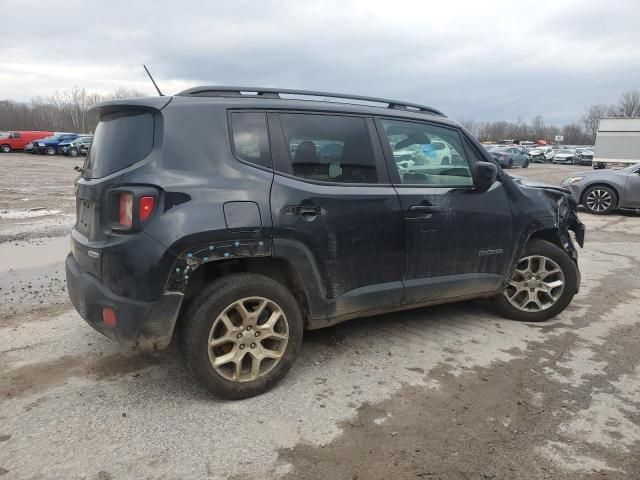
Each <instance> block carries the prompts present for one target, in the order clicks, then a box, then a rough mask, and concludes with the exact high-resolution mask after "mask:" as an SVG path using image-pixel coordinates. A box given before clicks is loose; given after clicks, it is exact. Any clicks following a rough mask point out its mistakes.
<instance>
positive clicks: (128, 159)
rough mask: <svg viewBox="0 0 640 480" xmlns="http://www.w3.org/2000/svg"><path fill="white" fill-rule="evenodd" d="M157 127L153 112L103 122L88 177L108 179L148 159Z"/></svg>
mask: <svg viewBox="0 0 640 480" xmlns="http://www.w3.org/2000/svg"><path fill="white" fill-rule="evenodd" d="M153 124H154V122H153V115H152V114H151V113H149V112H116V113H111V114H108V115H104V116H103V117H102V118H100V122H99V123H98V126H97V127H96V132H95V135H94V136H93V144H92V145H91V150H89V155H88V156H87V162H86V165H85V170H84V174H83V175H84V177H85V178H100V177H104V176H106V175H109V174H111V173H113V172H117V171H118V170H122V169H123V168H126V167H128V166H130V165H133V164H134V163H136V162H139V161H140V160H142V159H143V158H144V157H146V156H147V155H148V154H149V152H151V148H153Z"/></svg>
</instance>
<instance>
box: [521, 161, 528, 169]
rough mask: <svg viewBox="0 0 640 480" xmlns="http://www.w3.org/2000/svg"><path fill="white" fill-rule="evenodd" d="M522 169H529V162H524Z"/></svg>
mask: <svg viewBox="0 0 640 480" xmlns="http://www.w3.org/2000/svg"><path fill="white" fill-rule="evenodd" d="M522 168H529V160H527V161H525V162H524V164H523V165H522Z"/></svg>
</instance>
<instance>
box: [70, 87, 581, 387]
mask: <svg viewBox="0 0 640 480" xmlns="http://www.w3.org/2000/svg"><path fill="white" fill-rule="evenodd" d="M329 97H331V98H333V99H334V101H331V102H330V101H327V100H326V99H327V98H329ZM340 99H341V100H340ZM95 108H96V109H97V111H98V114H99V116H100V123H99V124H98V127H97V129H96V132H95V137H94V142H93V146H92V147H91V150H90V152H89V155H88V157H87V159H86V161H85V165H84V168H83V172H82V175H81V176H80V178H78V180H77V182H76V197H77V200H76V202H77V209H76V214H77V221H76V225H75V227H74V228H73V231H72V251H71V253H70V254H69V256H68V257H67V261H66V272H67V285H68V289H69V296H70V297H71V300H72V302H73V304H74V306H75V308H76V309H77V310H78V312H79V313H80V315H82V317H83V318H84V319H85V320H86V321H87V322H88V323H89V324H90V325H91V326H92V327H93V328H95V329H96V330H98V331H99V332H101V333H103V334H104V335H106V336H108V337H109V338H112V339H114V340H117V341H119V342H121V343H123V344H126V345H129V346H131V347H135V348H139V349H151V350H157V349H161V348H164V347H166V346H167V345H168V344H169V342H170V341H171V339H172V337H173V335H174V333H175V334H177V335H178V336H179V342H180V346H181V349H182V352H183V354H184V358H185V362H186V365H187V367H188V369H189V370H190V371H191V372H192V373H193V374H194V375H195V376H196V377H197V378H198V379H199V380H200V381H201V382H202V383H203V384H204V385H206V386H207V387H208V388H209V389H211V390H213V391H214V392H216V393H218V394H219V395H222V396H224V397H227V398H243V397H248V396H251V395H255V394H258V393H261V392H263V391H265V390H266V389H268V388H269V387H271V386H272V385H273V384H274V383H275V382H276V381H277V380H278V379H280V378H281V377H282V376H284V374H285V373H286V372H287V371H288V370H289V368H290V367H291V365H292V363H293V361H294V359H295V358H296V356H297V355H298V353H299V351H300V346H301V343H302V335H303V331H304V330H305V329H316V328H322V327H327V326H330V325H333V324H335V323H337V322H341V321H343V320H348V319H351V318H356V317H364V316H370V315H374V314H378V313H383V312H390V311H396V310H401V309H407V308H415V307H420V306H424V305H433V304H437V303H445V302H454V301H459V300H465V299H471V298H476V297H493V298H494V299H495V305H496V307H497V310H499V311H500V312H501V313H502V314H503V315H506V316H507V317H510V318H514V319H517V320H525V321H541V320H546V319H548V318H550V317H553V316H554V315H556V314H558V313H559V312H561V311H562V310H563V309H564V308H565V307H566V306H567V305H568V304H569V302H570V301H571V299H572V297H573V295H574V294H575V293H576V291H577V290H578V287H579V283H580V273H579V270H578V267H577V252H576V248H575V247H574V244H573V241H572V239H571V237H570V234H569V230H573V232H574V233H575V238H576V241H577V243H579V244H580V245H582V242H583V238H584V227H583V225H582V224H581V223H580V222H579V221H578V219H577V217H576V204H575V202H574V201H573V200H572V198H571V196H570V194H569V193H568V192H567V191H566V190H564V189H561V188H555V187H551V186H545V185H530V184H527V183H526V182H525V181H524V180H518V179H514V178H512V177H510V176H508V175H505V174H504V173H503V172H502V170H501V169H500V168H499V167H498V166H497V165H496V164H495V162H494V160H493V159H492V158H491V156H490V155H489V154H488V153H486V152H485V150H484V149H483V148H482V147H481V145H480V144H479V143H478V142H477V141H476V140H475V139H474V138H473V137H472V136H471V135H469V133H468V132H466V131H465V130H464V129H463V128H462V127H461V126H460V125H458V124H457V123H456V122H453V121H451V120H449V119H447V118H446V117H445V116H444V115H443V114H441V113H440V112H438V111H437V110H434V109H432V108H429V107H424V106H421V105H415V104H408V103H405V102H396V101H392V100H385V99H379V98H368V97H360V96H349V95H338V94H330V93H324V92H308V91H294V90H278V89H260V88H240V87H200V88H193V89H190V90H186V91H184V92H181V93H179V94H177V95H176V96H173V97H155V98H142V99H133V100H117V101H112V102H106V103H102V104H100V105H97V106H96V107H95Z"/></svg>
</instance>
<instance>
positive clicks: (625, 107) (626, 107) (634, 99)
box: [618, 90, 640, 118]
mask: <svg viewBox="0 0 640 480" xmlns="http://www.w3.org/2000/svg"><path fill="white" fill-rule="evenodd" d="M618 109H619V112H620V116H622V117H626V118H630V117H640V92H639V91H638V90H631V91H630V92H626V93H623V94H622V96H621V97H620V100H618Z"/></svg>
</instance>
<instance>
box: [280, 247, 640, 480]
mask: <svg viewBox="0 0 640 480" xmlns="http://www.w3.org/2000/svg"><path fill="white" fill-rule="evenodd" d="M604 255H611V256H619V255H620V254H616V253H615V252H605V253H604ZM622 257H626V258H627V259H628V260H629V263H628V264H627V266H626V267H624V268H619V269H616V270H614V271H612V272H610V273H609V274H607V275H605V276H603V277H602V278H600V280H599V282H598V284H597V285H594V286H592V287H591V288H590V289H589V292H588V294H589V297H590V298H589V299H588V300H587V299H584V298H583V299H581V300H580V301H579V302H577V305H574V308H573V309H572V311H571V312H569V313H568V314H567V315H566V317H568V319H566V318H565V319H563V321H562V322H559V323H555V324H551V325H542V326H537V325H530V326H531V328H533V329H537V330H539V331H542V332H545V333H546V334H547V335H548V336H547V338H546V339H544V340H542V341H537V340H536V341H530V342H528V345H527V348H526V349H525V350H522V351H518V352H512V353H514V354H515V353H517V354H518V356H517V358H515V359H512V360H508V361H500V362H495V363H494V364H493V365H491V366H489V367H480V368H478V367H476V368H473V369H470V370H469V369H466V370H465V369H463V373H462V374H461V375H459V376H456V375H455V374H454V373H452V370H453V369H452V365H451V364H450V363H448V362H447V361H446V360H445V361H444V362H441V363H440V364H439V365H438V366H437V367H435V368H433V369H431V370H430V371H429V373H428V375H427V376H426V377H425V381H426V382H427V384H428V385H429V384H431V385H437V387H433V386H432V387H425V386H420V385H418V386H409V385H406V386H404V387H403V388H402V389H401V390H400V391H398V392H396V393H395V394H394V395H393V396H392V397H390V398H389V399H387V400H384V401H382V402H380V403H376V404H365V405H363V406H362V407H360V408H359V409H358V414H357V416H356V417H355V418H354V419H351V420H348V421H345V422H342V423H341V424H340V427H341V429H342V434H341V435H340V436H338V437H337V438H336V439H335V440H334V441H332V442H330V443H329V444H327V445H324V446H317V445H309V444H298V445H296V446H295V447H293V448H292V449H281V450H280V451H279V461H280V469H283V467H285V466H287V468H289V469H290V470H289V474H288V475H286V476H285V478H291V479H312V478H313V479H315V478H324V479H327V480H331V479H344V478H350V479H358V478H359V479H388V478H399V479H404V478H434V479H435V478H441V479H447V480H448V479H458V478H459V479H471V478H481V479H490V478H495V479H498V478H510V479H523V480H524V479H527V480H529V479H538V478H539V479H548V478H556V479H561V478H562V479H564V478H566V479H582V478H585V479H586V478H607V479H612V478H614V479H629V478H640V458H638V456H637V455H634V454H633V452H638V451H640V366H639V365H640V354H639V353H638V345H639V344H640V329H638V326H639V324H640V317H639V316H638V315H637V311H636V308H635V305H637V303H638V300H639V299H640V290H639V289H638V284H637V280H636V272H637V271H638V269H639V267H640V262H638V261H637V260H636V259H635V258H631V257H629V256H626V255H622ZM629 265H630V266H629ZM622 292H624V294H621V293H622ZM634 292H635V293H634ZM581 349H582V350H587V354H586V358H577V359H576V358H574V357H573V356H574V355H575V354H576V352H579V351H580V350H581ZM581 360H584V361H591V362H593V363H595V364H600V365H602V369H601V370H598V369H595V371H593V372H586V373H585V372H582V373H581V374H580V376H579V381H576V379H575V375H574V371H573V370H574V369H575V367H576V366H579V365H580V361H581ZM572 367H574V368H572ZM621 385H622V386H621ZM629 385H631V386H629ZM634 385H635V386H634ZM634 388H635V390H634ZM629 390H631V391H629ZM634 392H635V393H634ZM611 405H617V408H613V407H611ZM603 417H604V420H603ZM621 426H622V427H624V428H626V430H625V429H624V428H621ZM606 428H608V429H609V431H607V430H603V429H606Z"/></svg>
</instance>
